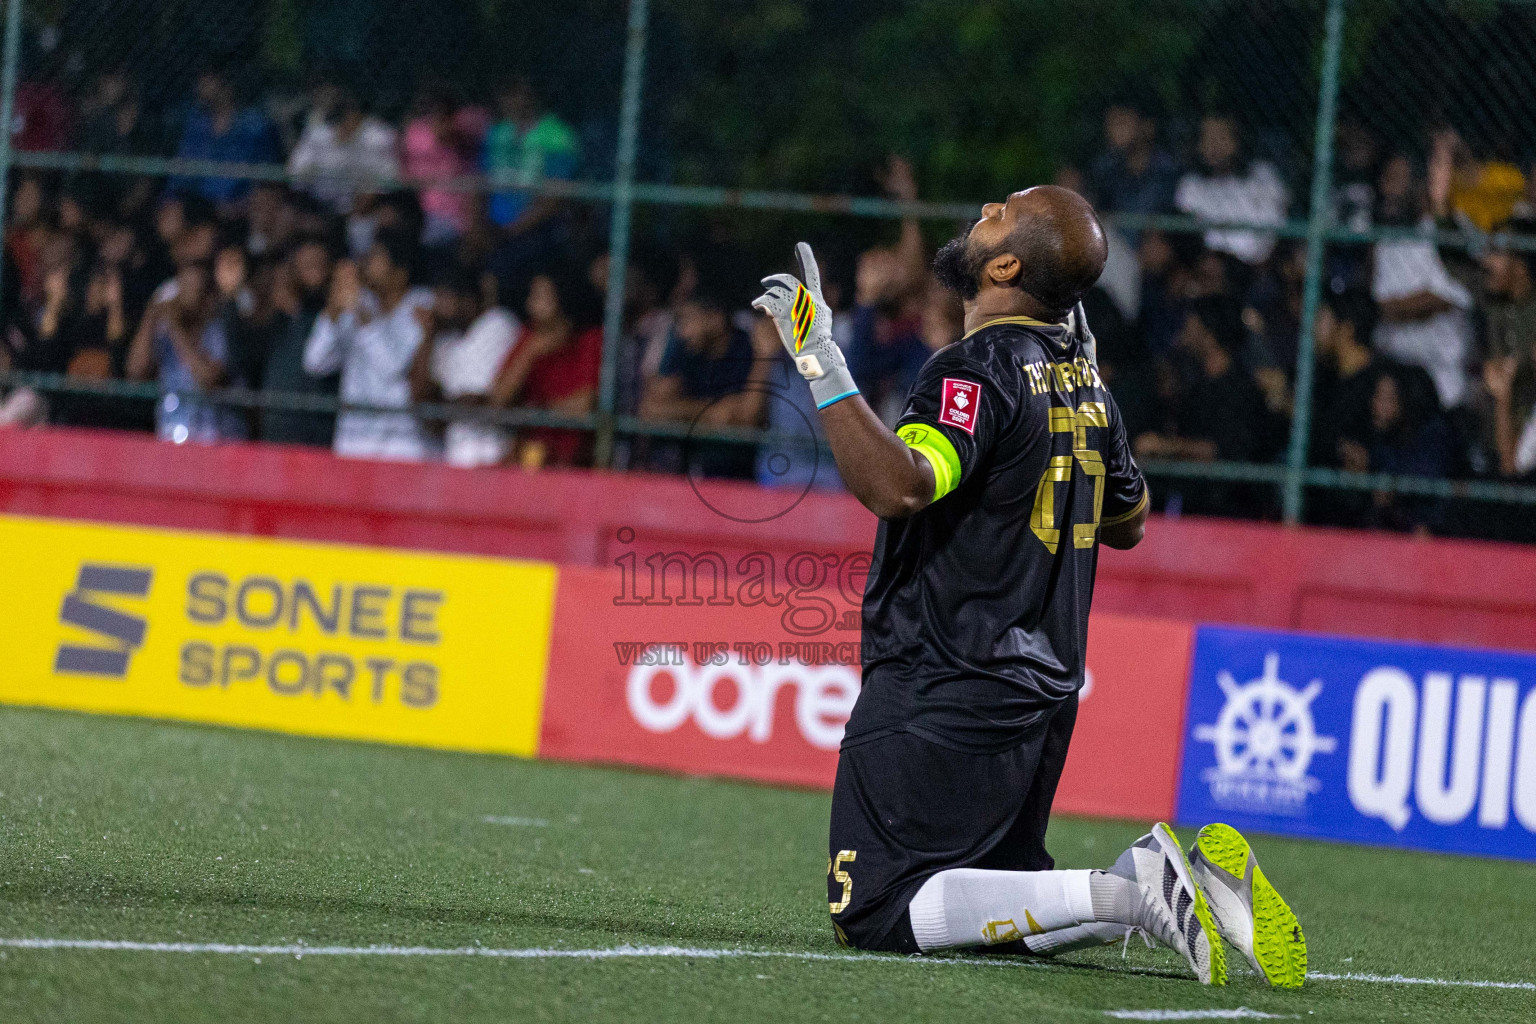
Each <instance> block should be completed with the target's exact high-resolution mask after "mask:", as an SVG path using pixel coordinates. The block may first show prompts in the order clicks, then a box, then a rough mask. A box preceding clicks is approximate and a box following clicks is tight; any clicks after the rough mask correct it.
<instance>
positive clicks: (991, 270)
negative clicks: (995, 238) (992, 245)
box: [984, 252, 1024, 288]
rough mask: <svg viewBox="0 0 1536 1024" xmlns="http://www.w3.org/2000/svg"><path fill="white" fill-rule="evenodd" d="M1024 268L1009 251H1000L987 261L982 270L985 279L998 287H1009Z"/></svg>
mask: <svg viewBox="0 0 1536 1024" xmlns="http://www.w3.org/2000/svg"><path fill="white" fill-rule="evenodd" d="M1023 270H1024V264H1022V263H1020V262H1019V258H1018V257H1017V256H1015V255H1014V254H1013V253H1011V252H1005V253H1001V254H999V255H997V256H994V257H992V258H991V259H990V260H988V261H987V268H986V270H985V271H984V273H985V274H986V277H987V280H988V281H991V282H992V283H993V284H994V285H996V286H998V287H999V288H1011V287H1012V286H1013V284H1014V282H1015V281H1017V280H1018V277H1019V274H1020V273H1022V272H1023Z"/></svg>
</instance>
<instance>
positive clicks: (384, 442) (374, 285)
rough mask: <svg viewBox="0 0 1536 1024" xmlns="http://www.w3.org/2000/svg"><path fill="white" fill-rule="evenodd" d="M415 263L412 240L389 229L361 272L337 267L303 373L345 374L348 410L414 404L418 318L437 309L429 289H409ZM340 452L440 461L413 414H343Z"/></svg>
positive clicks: (344, 264) (363, 456)
mask: <svg viewBox="0 0 1536 1024" xmlns="http://www.w3.org/2000/svg"><path fill="white" fill-rule="evenodd" d="M414 264H415V241H414V239H412V238H411V237H410V236H408V235H405V234H401V233H400V232H397V231H394V230H388V231H380V232H379V234H378V236H377V237H376V238H375V239H374V242H373V247H372V248H371V249H370V250H369V252H368V257H367V259H366V260H364V261H363V268H362V271H361V272H359V271H358V268H357V265H356V264H355V263H353V262H351V261H350V260H349V261H344V262H342V263H340V264H338V265H337V267H336V273H335V275H334V276H333V277H332V279H331V296H330V299H329V300H328V301H327V302H326V306H325V309H324V310H323V311H322V312H321V314H320V315H319V316H318V317H316V318H315V326H314V329H313V330H312V331H311V332H310V335H309V341H308V343H306V345H305V348H304V370H305V372H307V373H310V374H312V375H314V376H316V377H323V376H326V375H328V374H332V373H335V372H337V371H338V370H339V371H341V399H342V401H343V402H344V403H346V404H349V405H362V406H376V407H382V408H390V409H405V408H408V407H409V406H410V404H411V382H410V369H411V360H412V359H414V358H415V356H416V349H417V348H418V347H419V346H420V345H421V337H422V330H421V322H420V321H419V320H418V319H417V316H416V311H417V310H418V309H419V308H422V307H430V306H431V305H432V291H431V289H428V288H413V287H412V286H411V273H412V268H413V266H414ZM365 285H366V287H365ZM335 449H336V454H337V455H342V456H347V457H351V458H361V459H390V460H397V461H407V462H410V461H421V460H424V459H428V458H431V457H433V456H434V455H435V454H436V446H435V445H434V444H433V443H432V439H431V437H430V435H429V434H428V433H427V432H426V431H425V430H423V429H422V426H421V424H420V423H419V422H418V421H417V419H416V417H414V416H412V415H411V414H410V413H408V412H405V413H395V412H344V413H342V414H341V415H340V416H339V417H337V420H336V444H335Z"/></svg>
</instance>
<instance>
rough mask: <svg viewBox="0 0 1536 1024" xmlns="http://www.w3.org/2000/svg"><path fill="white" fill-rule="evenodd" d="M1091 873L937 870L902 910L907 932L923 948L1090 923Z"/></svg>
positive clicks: (996, 939) (993, 941)
mask: <svg viewBox="0 0 1536 1024" xmlns="http://www.w3.org/2000/svg"><path fill="white" fill-rule="evenodd" d="M1102 873H1103V872H1097V874H1102ZM1090 874H1095V872H1089V871H987V870H983V869H981V868H951V869H950V870H948V871H940V872H939V873H938V874H936V875H934V876H933V877H932V878H930V879H928V881H926V882H924V883H923V887H922V888H921V889H919V890H918V891H917V895H916V896H913V897H912V902H911V904H910V905H909V906H908V908H907V913H908V915H909V917H910V919H911V922H912V935H913V937H914V938H915V939H917V946H918V948H919V949H921V950H923V951H924V952H927V951H929V950H936V949H952V948H954V947H956V946H990V945H994V944H996V943H999V942H1009V941H1012V940H1014V939H1020V938H1023V937H1024V936H1026V935H1040V934H1042V933H1045V932H1051V931H1056V930H1058V929H1062V928H1070V927H1072V926H1073V925H1079V924H1088V923H1091V922H1092V921H1094V920H1095V916H1094V902H1095V901H1094V895H1093V891H1092V887H1091V886H1090V884H1089V875H1090ZM1122 930H1123V929H1122Z"/></svg>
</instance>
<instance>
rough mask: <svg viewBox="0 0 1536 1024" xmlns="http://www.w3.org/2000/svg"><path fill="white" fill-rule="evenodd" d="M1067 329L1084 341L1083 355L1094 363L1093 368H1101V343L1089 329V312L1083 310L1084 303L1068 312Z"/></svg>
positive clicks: (1080, 340)
mask: <svg viewBox="0 0 1536 1024" xmlns="http://www.w3.org/2000/svg"><path fill="white" fill-rule="evenodd" d="M1067 330H1068V331H1069V332H1071V333H1072V334H1074V335H1076V337H1077V340H1078V341H1079V342H1081V343H1082V346H1083V355H1085V356H1087V357H1088V361H1089V362H1090V363H1092V364H1093V368H1094V369H1095V370H1097V369H1098V368H1099V343H1098V341H1097V340H1096V339H1095V338H1094V336H1093V332H1092V331H1090V330H1089V329H1088V314H1087V313H1085V312H1083V304H1082V303H1081V302H1079V303H1078V304H1077V305H1075V306H1073V307H1072V312H1070V313H1068V314H1067Z"/></svg>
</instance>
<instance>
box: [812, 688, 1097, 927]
mask: <svg viewBox="0 0 1536 1024" xmlns="http://www.w3.org/2000/svg"><path fill="white" fill-rule="evenodd" d="M1076 721H1077V697H1076V695H1073V696H1072V697H1070V698H1068V699H1067V700H1065V701H1063V702H1062V703H1061V704H1060V705H1058V706H1057V707H1056V709H1055V710H1054V711H1052V712H1051V713H1050V714H1049V715H1046V716H1044V717H1043V718H1042V719H1041V720H1040V721H1039V722H1038V723H1036V725H1035V726H1034V727H1032V728H1031V729H1030V731H1029V734H1028V736H1026V737H1025V739H1024V741H1023V742H1022V743H1020V744H1019V745H1018V746H1017V747H1014V748H1013V749H1011V750H1005V751H1003V752H1002V753H999V754H967V753H962V752H960V751H958V750H951V749H950V748H948V747H941V746H939V745H938V744H937V743H932V742H929V741H928V740H925V739H920V738H919V737H917V736H914V735H912V734H911V733H896V734H894V735H890V736H884V737H881V738H880V739H877V740H871V741H869V742H868V743H861V744H858V745H857V746H853V747H849V748H847V749H845V750H843V751H842V753H841V755H840V756H839V757H838V760H837V782H836V783H835V784H834V785H833V788H832V831H831V835H830V837H829V842H828V844H827V856H828V864H827V903H828V906H829V908H830V909H831V911H832V927H833V930H834V931H835V932H836V933H837V939H838V941H839V942H840V943H842V944H843V945H846V946H855V947H857V948H859V949H878V950H889V951H893V952H898V953H916V952H918V949H917V942H916V940H914V939H913V937H912V925H911V923H910V921H909V920H908V918H907V904H908V903H910V902H911V901H912V897H913V896H915V895H916V894H917V890H918V889H920V888H922V885H923V883H924V882H926V881H927V880H928V878H929V877H930V876H932V875H935V874H937V873H938V872H940V871H944V870H946V869H948V868H992V869H996V870H1002V871H1049V870H1051V869H1052V868H1053V867H1055V865H1056V862H1055V861H1053V860H1052V859H1051V855H1050V854H1048V853H1046V852H1045V827H1046V823H1047V821H1048V820H1049V818H1050V814H1051V801H1052V799H1054V798H1055V796H1056V783H1057V782H1058V781H1059V780H1060V779H1061V769H1062V767H1063V766H1064V765H1065V764H1066V760H1067V745H1068V744H1069V743H1070V742H1071V739H1072V726H1073V723H1074V722H1076Z"/></svg>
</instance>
